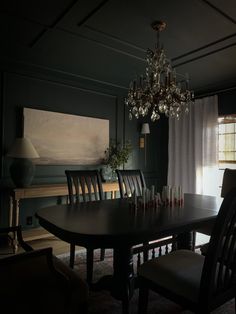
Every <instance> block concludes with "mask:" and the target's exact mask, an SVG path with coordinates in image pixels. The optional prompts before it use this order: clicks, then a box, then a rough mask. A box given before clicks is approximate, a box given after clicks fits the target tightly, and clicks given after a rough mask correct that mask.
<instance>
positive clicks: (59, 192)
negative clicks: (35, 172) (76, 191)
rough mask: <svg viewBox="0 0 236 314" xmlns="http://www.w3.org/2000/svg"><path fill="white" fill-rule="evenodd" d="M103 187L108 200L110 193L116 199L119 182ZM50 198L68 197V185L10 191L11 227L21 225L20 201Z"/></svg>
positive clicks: (36, 186)
mask: <svg viewBox="0 0 236 314" xmlns="http://www.w3.org/2000/svg"><path fill="white" fill-rule="evenodd" d="M102 186H103V191H104V193H105V198H107V194H108V193H110V195H111V198H114V197H116V192H118V191H119V185H118V182H104V183H102ZM50 196H68V187H67V183H60V184H45V185H32V186H30V187H27V188H12V189H10V210H9V225H10V226H18V225H19V218H20V201H21V200H22V199H29V198H40V197H50Z"/></svg>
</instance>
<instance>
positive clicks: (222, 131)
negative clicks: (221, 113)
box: [218, 117, 236, 162]
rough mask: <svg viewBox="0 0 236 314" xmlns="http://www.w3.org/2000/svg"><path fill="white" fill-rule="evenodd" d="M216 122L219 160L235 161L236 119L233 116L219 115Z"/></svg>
mask: <svg viewBox="0 0 236 314" xmlns="http://www.w3.org/2000/svg"><path fill="white" fill-rule="evenodd" d="M226 121H227V122H226ZM218 123H219V124H218V126H219V162H223V161H224V162H236V120H235V118H234V117H232V118H231V117H225V118H222V117H221V118H220V119H219V120H218Z"/></svg>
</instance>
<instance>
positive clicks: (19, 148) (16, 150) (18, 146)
mask: <svg viewBox="0 0 236 314" xmlns="http://www.w3.org/2000/svg"><path fill="white" fill-rule="evenodd" d="M7 156H8V157H14V158H27V159H32V158H39V154H38V153H37V151H36V149H35V148H34V146H33V144H32V143H31V141H30V140H29V139H27V138H24V137H22V138H17V139H16V140H15V142H14V144H13V146H12V148H11V149H10V151H9V152H8V154H7Z"/></svg>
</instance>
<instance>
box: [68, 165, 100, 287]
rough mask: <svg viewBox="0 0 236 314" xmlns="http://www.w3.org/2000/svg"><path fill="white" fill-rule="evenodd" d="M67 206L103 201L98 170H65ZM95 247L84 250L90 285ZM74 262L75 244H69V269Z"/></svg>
mask: <svg viewBox="0 0 236 314" xmlns="http://www.w3.org/2000/svg"><path fill="white" fill-rule="evenodd" d="M65 174H66V178H67V185H68V196H69V204H76V203H77V204H78V203H80V202H91V201H97V200H103V199H104V193H103V188H102V181H101V176H100V173H99V171H98V170H65ZM94 249H97V247H91V246H89V247H87V248H86V263H87V282H88V283H89V285H90V284H91V283H92V278H93V253H94ZM104 257H105V249H101V254H100V260H101V261H102V260H104ZM74 260H75V244H74V243H70V267H72V268H73V266H74Z"/></svg>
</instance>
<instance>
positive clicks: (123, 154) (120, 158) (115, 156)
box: [103, 139, 132, 171]
mask: <svg viewBox="0 0 236 314" xmlns="http://www.w3.org/2000/svg"><path fill="white" fill-rule="evenodd" d="M131 151H132V146H131V144H130V142H129V141H126V142H125V143H124V145H123V146H121V144H120V143H119V142H118V143H116V142H115V140H113V139H112V140H111V141H110V146H109V147H108V148H107V149H106V150H105V158H104V161H103V163H104V164H105V165H107V166H109V167H110V168H111V169H112V171H115V170H116V169H118V168H119V167H120V166H122V165H123V164H125V163H126V162H127V161H128V159H129V155H130V153H131Z"/></svg>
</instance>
